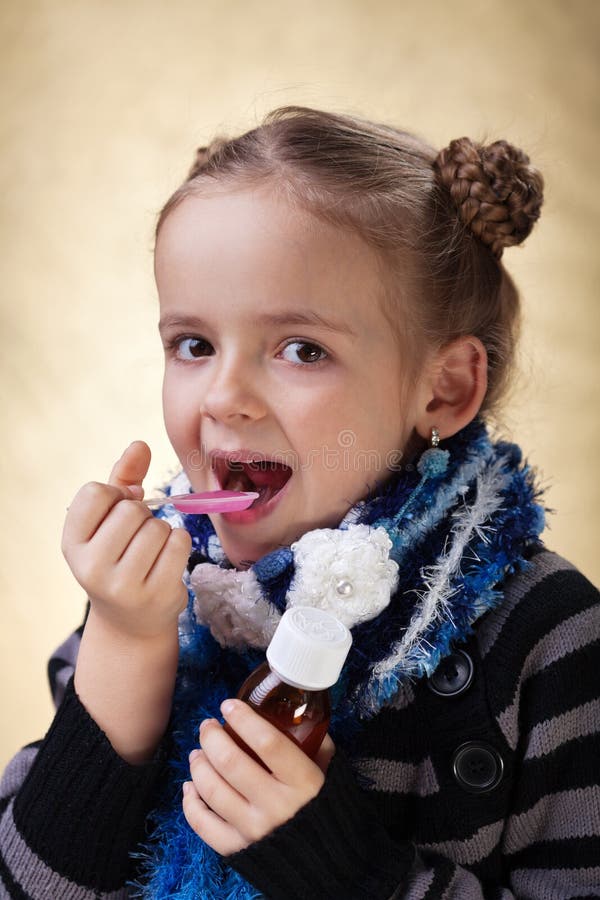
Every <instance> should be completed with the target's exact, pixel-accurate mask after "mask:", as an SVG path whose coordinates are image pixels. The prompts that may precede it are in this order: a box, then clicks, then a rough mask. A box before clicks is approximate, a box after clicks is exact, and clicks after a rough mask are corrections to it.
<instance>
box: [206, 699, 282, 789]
mask: <svg viewBox="0 0 600 900" xmlns="http://www.w3.org/2000/svg"><path fill="white" fill-rule="evenodd" d="M257 718H260V717H258V716H257ZM261 721H262V720H261ZM200 742H201V744H202V750H203V753H204V755H205V756H206V758H207V760H208V761H209V763H210V764H211V766H212V767H213V769H215V771H216V772H218V773H219V774H220V775H221V776H222V777H223V778H224V779H225V780H226V781H227V782H228V784H230V785H231V787H232V788H233V789H234V790H235V791H237V793H238V794H240V796H242V797H244V798H245V799H246V800H248V801H249V802H250V803H257V802H258V801H262V803H263V804H264V802H265V799H266V797H267V795H268V793H269V791H270V790H271V789H272V786H273V780H272V777H271V774H270V773H269V772H267V771H266V769H264V768H263V766H261V765H260V763H258V762H256V760H254V759H252V757H251V756H249V755H248V753H246V752H245V750H243V749H242V748H241V747H239V746H238V745H237V744H236V742H235V741H234V739H233V738H232V737H231V736H230V735H229V734H227V732H226V731H225V730H224V728H223V726H222V725H220V724H219V723H218V722H217V721H216V720H215V719H205V720H204V721H203V722H202V724H201V725H200Z"/></svg>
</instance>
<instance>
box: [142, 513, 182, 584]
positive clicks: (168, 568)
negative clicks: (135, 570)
mask: <svg viewBox="0 0 600 900" xmlns="http://www.w3.org/2000/svg"><path fill="white" fill-rule="evenodd" d="M191 552H192V538H191V536H190V534H189V533H188V532H187V531H186V530H185V528H172V529H171V532H170V534H168V535H167V540H166V541H165V543H164V544H163V547H162V549H161V550H160V552H159V554H158V556H157V557H156V558H155V560H154V563H153V564H152V567H151V568H150V569H149V571H148V573H147V575H146V584H147V586H148V588H149V589H150V590H152V591H154V590H158V589H159V588H160V587H161V585H163V584H165V582H168V581H171V580H172V579H173V578H175V577H177V578H183V574H184V572H185V569H186V566H187V562H188V559H189V556H190V553H191Z"/></svg>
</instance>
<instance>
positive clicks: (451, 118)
mask: <svg viewBox="0 0 600 900" xmlns="http://www.w3.org/2000/svg"><path fill="white" fill-rule="evenodd" d="M599 23H600V3H597V2H595V0H590V2H583V0H570V2H568V3H567V2H566V0H564V2H559V0H505V2H503V3H502V4H501V6H500V7H499V6H498V4H497V3H496V2H493V3H492V2H475V0H464V2H461V0H454V2H453V3H447V2H446V0H439V2H428V0H424V2H420V3H416V2H413V0H410V2H409V0H390V2H384V0H370V2H368V3H367V2H358V0H354V2H343V0H337V2H327V0H318V2H315V0H309V2H304V3H302V4H297V3H291V2H289V0H270V2H252V0H245V2H241V0H240V2H232V0H174V2H170V3H167V2H159V0H109V2H107V0H87V2H86V0H19V2H9V0H4V2H3V3H2V4H1V6H0V96H1V104H2V106H1V109H2V115H1V119H0V128H1V135H2V155H1V158H0V178H1V197H2V203H1V213H0V215H1V221H0V238H1V260H2V278H1V282H0V283H1V287H2V317H3V319H2V353H1V366H2V373H1V379H0V391H1V403H2V416H3V419H2V421H3V448H2V454H1V466H2V468H1V478H2V484H1V496H2V497H3V499H4V515H3V521H2V542H1V550H2V560H1V566H0V578H1V590H0V635H1V637H0V639H1V653H0V663H1V665H2V672H1V678H0V685H1V687H2V739H1V743H0V765H2V764H3V763H4V762H5V761H6V760H7V759H8V757H9V755H10V754H12V753H13V752H14V751H15V750H16V749H17V748H18V747H19V746H20V745H21V744H22V743H24V742H26V741H30V740H33V739H36V738H38V737H40V736H41V735H42V734H43V733H44V731H45V729H46V727H47V725H48V724H49V721H50V717H51V709H50V703H49V698H48V691H47V687H46V682H45V665H46V658H47V656H48V655H49V653H50V652H51V650H52V649H53V648H54V647H55V646H56V645H57V644H58V643H59V642H60V641H61V640H62V639H63V637H64V636H65V635H66V634H67V633H68V632H69V631H70V630H71V629H72V628H73V627H75V626H76V625H77V624H78V623H79V620H80V616H81V613H82V610H83V599H84V598H83V595H82V591H81V589H80V588H79V586H78V585H77V584H76V583H75V581H74V580H73V578H72V576H71V574H70V572H69V570H68V567H67V565H66V563H65V562H64V560H63V558H62V555H61V552H60V536H61V530H62V523H63V519H64V513H65V507H66V506H67V504H68V503H69V502H70V500H71V498H72V497H73V495H74V494H75V492H76V491H77V489H78V488H79V486H80V485H81V484H83V483H84V482H85V481H89V480H91V479H97V480H105V479H106V477H107V476H108V473H109V471H110V469H111V466H112V464H113V461H114V460H115V459H116V458H117V457H118V456H119V455H120V454H121V452H122V450H123V449H124V448H125V447H126V446H127V444H128V443H129V442H130V441H132V440H134V439H135V438H143V439H144V440H146V441H147V442H148V443H149V444H150V446H151V447H152V449H153V454H154V460H153V464H152V470H151V473H150V477H149V479H148V482H147V484H148V486H149V487H152V485H158V484H160V483H161V482H162V481H163V480H164V478H165V476H166V475H167V474H168V471H169V468H170V467H171V466H172V465H174V463H175V458H174V455H173V453H172V452H171V451H170V448H169V445H168V442H167V439H166V437H165V435H164V433H163V426H162V418H161V409H160V381H161V365H162V354H161V349H160V344H159V341H158V335H157V332H156V322H157V309H156V300H155V294H154V286H153V282H152V278H151V246H152V228H153V223H154V217H155V213H156V212H157V210H158V209H159V207H160V205H161V204H162V202H163V201H164V200H165V199H166V197H167V196H168V194H169V193H170V192H171V190H172V189H173V188H174V187H175V186H176V185H177V184H178V182H179V180H180V179H181V177H182V176H183V174H184V173H185V171H186V169H187V166H188V164H189V162H190V161H191V158H192V154H193V150H194V147H195V146H196V144H198V143H200V142H204V141H206V140H207V139H208V138H209V137H210V136H211V135H212V134H213V133H214V132H215V131H226V132H237V131H239V130H240V129H245V128H247V127H250V126H251V125H253V124H254V123H255V122H256V121H257V120H258V119H260V117H261V115H262V114H263V113H264V112H266V111H267V110H268V109H270V108H272V107H274V106H278V105H281V104H284V103H302V104H307V105H317V106H323V107H326V108H332V109H337V110H341V111H348V112H356V113H359V114H364V115H367V116H370V117H372V118H379V119H382V120H386V121H389V122H391V123H395V124H398V125H401V126H403V127H406V128H409V129H412V130H415V131H417V132H420V133H421V134H423V136H425V137H426V138H428V139H429V140H430V141H431V142H432V143H434V144H436V145H438V146H441V145H442V144H446V143H447V142H448V141H449V140H450V139H451V138H453V137H459V136H461V135H463V134H468V135H471V136H473V137H482V136H484V135H485V134H488V135H489V136H490V137H491V138H498V137H506V138H508V139H510V140H512V141H513V142H515V143H517V144H520V145H521V146H522V147H524V148H525V149H526V150H527V151H528V152H529V154H530V155H531V157H532V159H533V160H534V161H535V162H536V164H537V165H539V167H540V168H541V169H542V171H543V172H544V174H545V176H546V180H547V202H546V205H545V208H544V211H543V216H542V220H541V223H540V225H539V226H538V228H537V229H536V231H535V232H534V234H533V235H532V237H531V239H530V240H529V242H528V243H527V245H526V246H525V247H524V248H519V249H518V250H515V251H513V252H510V253H507V255H506V259H507V263H508V267H509V269H510V270H511V271H512V272H513V274H514V275H515V277H516V279H517V281H518V284H519V285H520V287H521V289H522V293H523V298H524V304H525V321H526V327H525V333H524V340H523V345H522V346H523V355H522V369H523V377H522V379H521V382H520V385H519V389H518V391H517V393H516V394H515V396H514V399H513V402H512V405H511V407H510V410H509V411H508V412H507V415H506V424H507V427H508V428H510V430H511V433H512V434H513V435H514V436H515V437H516V438H518V439H519V440H520V441H521V443H522V444H523V446H524V448H525V450H526V452H527V454H528V455H530V457H531V460H532V461H533V462H535V464H536V465H537V466H538V467H539V468H540V469H541V472H542V474H543V477H544V482H545V483H546V484H547V485H548V495H547V496H548V503H549V504H550V505H551V506H553V507H554V508H556V509H557V510H558V512H557V514H556V515H555V516H554V517H553V519H552V531H551V532H550V533H549V534H547V542H548V544H549V545H550V546H551V548H552V549H556V550H558V551H559V552H561V553H562V554H563V555H565V556H567V557H569V558H570V559H571V560H572V561H573V562H575V563H576V564H577V565H578V566H579V567H580V568H581V569H582V570H583V571H584V572H585V573H586V574H587V575H588V576H589V577H590V578H592V580H595V581H596V582H598V581H600V562H599V554H598V550H597V541H598V521H599V515H600V513H599V509H600V503H599V497H598V493H599V492H598V475H599V471H598V469H599V466H598V452H597V447H598V417H597V414H596V410H597V407H598V388H597V384H598V354H597V347H598V297H597V286H598V283H599V279H598V272H597V268H598V262H597V260H598V251H597V243H598V237H599V229H598V212H597V210H598V204H599V201H600V197H599V196H598V193H599V191H598V181H597V177H596V175H597V160H596V156H597V146H596V144H597V137H598V121H597V113H596V110H597V101H598V95H597V89H598V75H599V72H598V58H599V54H598V50H599V48H598V43H599V41H598V36H599V28H598V25H599Z"/></svg>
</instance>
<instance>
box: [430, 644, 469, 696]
mask: <svg viewBox="0 0 600 900" xmlns="http://www.w3.org/2000/svg"><path fill="white" fill-rule="evenodd" d="M472 681H473V660H472V659H471V657H470V656H469V654H468V653H465V652H464V650H456V651H455V652H454V653H451V654H450V656H446V658H445V659H443V660H442V661H441V663H440V664H439V666H438V667H437V669H436V670H435V672H434V673H433V675H431V676H430V678H429V679H428V680H427V684H428V685H429V687H430V688H431V690H432V691H433V693H434V694H439V695H440V696H441V697H456V695H457V694H462V693H463V692H464V691H466V690H467V688H468V687H469V685H470V684H471V682H472Z"/></svg>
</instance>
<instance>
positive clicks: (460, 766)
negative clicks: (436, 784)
mask: <svg viewBox="0 0 600 900" xmlns="http://www.w3.org/2000/svg"><path fill="white" fill-rule="evenodd" d="M452 771H453V773H454V777H455V778H456V780H457V782H458V783H459V784H460V786H461V788H463V789H464V790H465V791H469V793H472V794H485V793H486V792H487V791H492V790H493V789H494V788H495V787H497V786H498V785H499V784H500V781H501V780H502V773H503V772H504V763H503V762H502V757H501V756H500V754H499V753H498V752H497V751H496V750H494V748H493V747H491V746H490V744H486V743H484V742H483V741H481V742H480V741H469V742H468V743H466V744H461V746H460V747H459V748H458V750H456V751H455V753H454V756H453V758H452Z"/></svg>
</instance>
